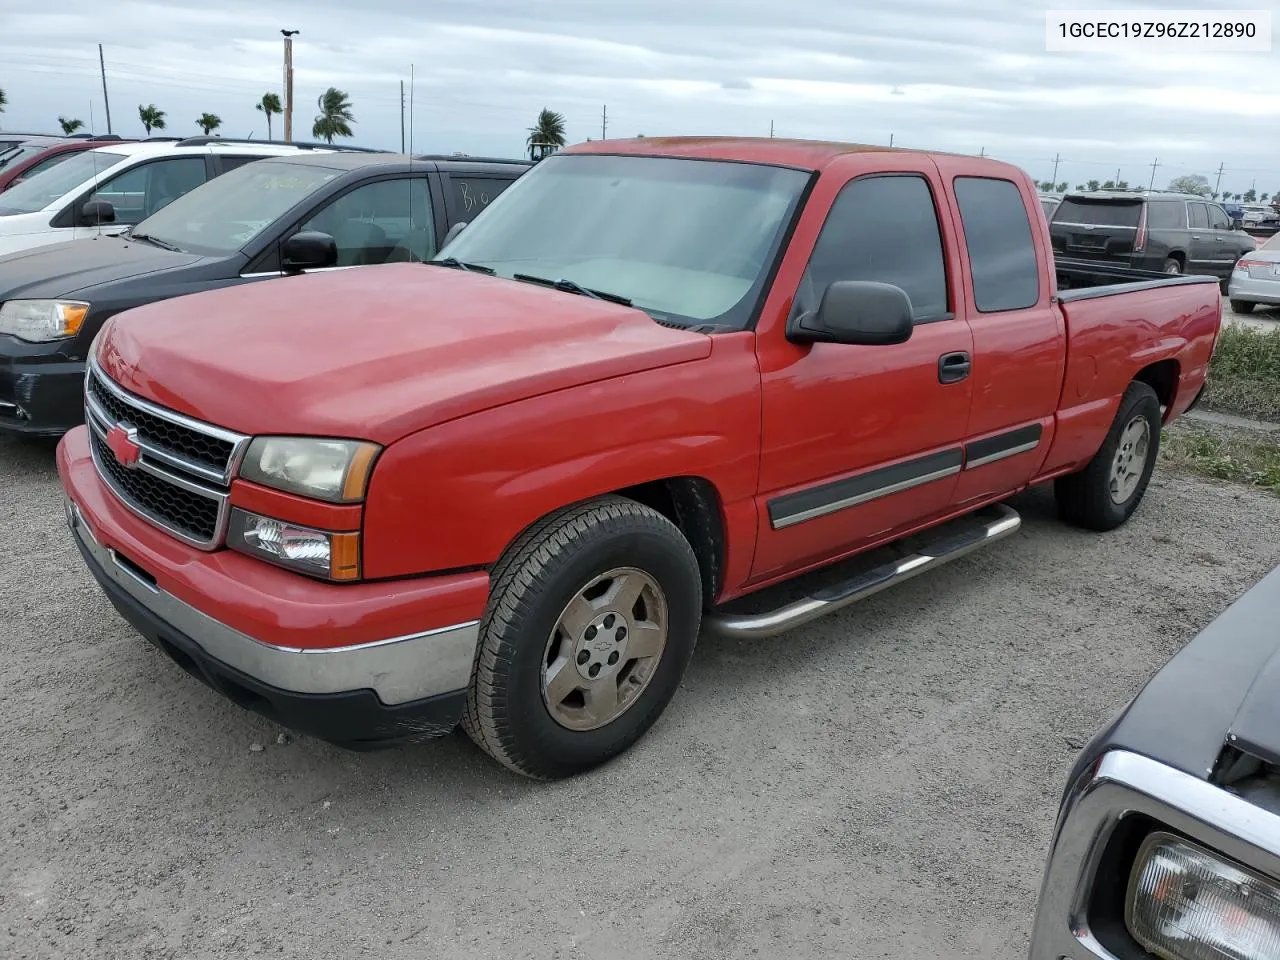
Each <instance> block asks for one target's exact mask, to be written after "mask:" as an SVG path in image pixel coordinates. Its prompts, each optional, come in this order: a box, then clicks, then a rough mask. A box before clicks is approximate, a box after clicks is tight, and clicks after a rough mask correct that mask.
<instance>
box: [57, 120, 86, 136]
mask: <svg viewBox="0 0 1280 960" xmlns="http://www.w3.org/2000/svg"><path fill="white" fill-rule="evenodd" d="M58 123H60V124H62V132H63V133H65V134H66V135H67V136H68V137H69V136H71V135H72V134H73V133H75V132H76V131H77V130H79V129H80V128H81V127H83V126H84V121H83V120H68V119H67V118H66V117H59V118H58Z"/></svg>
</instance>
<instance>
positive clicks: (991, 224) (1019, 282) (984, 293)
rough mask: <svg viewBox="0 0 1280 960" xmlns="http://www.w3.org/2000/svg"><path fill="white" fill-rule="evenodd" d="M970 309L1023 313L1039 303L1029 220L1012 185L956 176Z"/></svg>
mask: <svg viewBox="0 0 1280 960" xmlns="http://www.w3.org/2000/svg"><path fill="white" fill-rule="evenodd" d="M954 187H955V194H956V203H957V205H958V206H959V208H960V221H961V224H962V225H963V227H964V242H965V247H966V248H967V250H968V251H969V271H970V275H971V276H972V278H973V300H974V305H975V306H976V307H977V308H978V310H979V311H980V312H981V313H997V312H1001V311H1005V310H1025V309H1026V308H1028V307H1033V306H1035V305H1036V304H1037V303H1038V302H1039V300H1040V267H1039V264H1038V263H1037V262H1036V246H1035V241H1034V240H1033V239H1032V234H1031V219H1030V217H1028V215H1027V205H1026V204H1025V203H1024V202H1023V199H1022V192H1021V191H1020V190H1019V189H1018V185H1017V184H1015V183H1014V182H1013V181H1012V180H1000V179H996V178H994V177H956V179H955V181H954Z"/></svg>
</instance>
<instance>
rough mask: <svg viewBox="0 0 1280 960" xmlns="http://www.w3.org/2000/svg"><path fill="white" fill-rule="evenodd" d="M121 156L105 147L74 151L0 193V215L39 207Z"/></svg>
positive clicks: (91, 177) (93, 175)
mask: <svg viewBox="0 0 1280 960" xmlns="http://www.w3.org/2000/svg"><path fill="white" fill-rule="evenodd" d="M123 159H125V156H124V154H122V153H110V152H108V151H105V150H86V151H84V152H83V153H77V154H75V155H74V156H72V157H69V158H68V159H66V160H63V161H62V162H61V163H58V164H55V165H53V166H52V167H49V168H48V169H46V170H41V171H40V172H39V173H37V174H36V175H35V176H33V177H32V178H31V179H30V180H23V181H22V182H21V183H19V184H17V185H16V186H14V187H11V188H9V189H8V190H6V191H5V192H4V193H0V217H3V216H8V215H11V214H15V213H36V212H38V211H40V210H43V209H44V208H45V207H47V206H49V205H50V204H53V203H57V202H58V201H59V200H61V199H62V198H63V197H65V196H66V195H67V194H68V193H70V192H71V191H72V190H74V189H75V188H76V187H78V186H80V185H81V184H87V182H88V181H90V180H92V179H93V178H94V177H95V176H96V175H97V174H99V173H101V172H102V171H104V170H110V169H111V168H112V167H114V166H115V165H116V164H118V163H119V162H120V161H121V160H123Z"/></svg>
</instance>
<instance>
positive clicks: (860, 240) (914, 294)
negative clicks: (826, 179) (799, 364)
mask: <svg viewBox="0 0 1280 960" xmlns="http://www.w3.org/2000/svg"><path fill="white" fill-rule="evenodd" d="M837 280H873V281H877V282H880V283H892V284H894V285H895V286H898V287H901V288H902V289H903V290H905V291H906V293H907V296H908V297H909V298H910V299H911V312H912V315H913V316H914V318H915V322H916V323H929V322H930V321H933V320H942V319H945V318H946V317H947V316H948V312H947V270H946V265H945V263H944V262H943V257H942V231H941V229H940V228H939V226H938V214H937V209H936V208H935V207H934V203H933V193H932V192H931V191H930V190H929V184H928V182H927V181H926V180H925V179H924V177H920V176H915V175H890V176H874V177H863V178H860V179H858V180H854V181H853V182H852V183H849V184H848V185H846V186H845V187H844V189H843V190H841V191H840V195H839V196H838V197H836V201H835V203H834V204H832V206H831V212H830V213H828V214H827V220H826V222H825V223H824V224H823V225H822V233H821V234H819V235H818V242H817V243H816V244H815V245H814V248H813V255H812V256H811V257H810V258H809V265H808V267H806V268H805V272H804V277H803V278H802V279H801V281H800V290H799V291H798V292H797V294H796V299H795V308H794V309H795V310H796V311H797V312H808V311H810V310H816V309H817V308H818V304H819V303H821V301H822V295H823V293H825V292H826V289H827V287H828V286H830V285H831V284H832V283H835V282H836V281H837Z"/></svg>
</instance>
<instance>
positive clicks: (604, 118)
mask: <svg viewBox="0 0 1280 960" xmlns="http://www.w3.org/2000/svg"><path fill="white" fill-rule="evenodd" d="M608 129H609V105H608V104H605V106H604V109H602V110H601V111H600V139H601V140H608V139H609V138H608V136H607V135H606V134H605V131H606V130H608Z"/></svg>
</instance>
